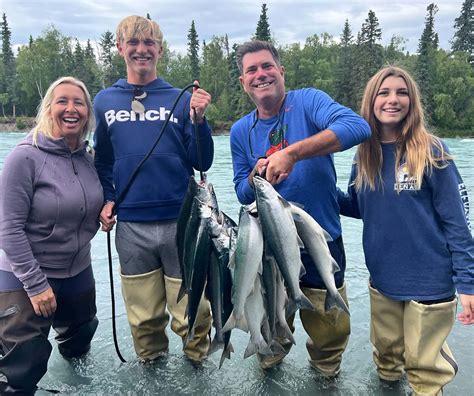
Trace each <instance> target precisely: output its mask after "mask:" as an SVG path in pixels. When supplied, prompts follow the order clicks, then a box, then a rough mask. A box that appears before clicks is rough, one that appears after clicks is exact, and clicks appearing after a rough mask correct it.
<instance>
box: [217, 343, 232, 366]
mask: <svg viewBox="0 0 474 396" xmlns="http://www.w3.org/2000/svg"><path fill="white" fill-rule="evenodd" d="M232 352H234V347H233V346H232V344H231V343H230V342H229V344H228V345H227V347H226V348H225V349H224V350H223V351H222V355H221V360H220V361H219V369H220V368H221V367H222V364H223V363H224V360H225V359H230V354H231V353H232Z"/></svg>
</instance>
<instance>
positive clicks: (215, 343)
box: [207, 335, 225, 356]
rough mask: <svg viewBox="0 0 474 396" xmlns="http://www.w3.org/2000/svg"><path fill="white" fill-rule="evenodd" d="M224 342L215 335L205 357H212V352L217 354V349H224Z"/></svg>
mask: <svg viewBox="0 0 474 396" xmlns="http://www.w3.org/2000/svg"><path fill="white" fill-rule="evenodd" d="M224 345H225V344H224V341H223V340H222V337H218V336H217V335H215V336H214V339H213V340H212V342H211V345H209V350H208V351H207V356H209V355H212V354H213V353H214V352H217V351H218V350H219V349H224Z"/></svg>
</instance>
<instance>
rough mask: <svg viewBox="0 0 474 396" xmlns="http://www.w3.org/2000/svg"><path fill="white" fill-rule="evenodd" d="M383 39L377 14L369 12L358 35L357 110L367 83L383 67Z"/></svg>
mask: <svg viewBox="0 0 474 396" xmlns="http://www.w3.org/2000/svg"><path fill="white" fill-rule="evenodd" d="M381 39H382V29H381V28H380V25H379V20H378V18H377V17H376V15H375V12H374V11H372V10H369V13H368V16H367V19H366V20H365V22H364V23H363V24H362V28H361V30H360V32H359V34H358V35H357V50H356V51H357V55H356V56H355V66H354V73H355V76H354V77H355V78H354V80H353V81H354V82H355V84H354V85H355V89H356V93H357V106H356V107H357V108H358V107H359V103H360V100H361V99H362V94H363V92H364V88H365V85H366V83H367V81H368V80H369V79H370V78H371V77H372V76H373V75H374V74H375V73H376V72H377V71H378V70H379V69H380V68H381V67H382V65H383V47H382V46H381V45H380V44H379V43H378V42H379V41H380V40H381Z"/></svg>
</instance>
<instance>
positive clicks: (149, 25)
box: [115, 15, 163, 46]
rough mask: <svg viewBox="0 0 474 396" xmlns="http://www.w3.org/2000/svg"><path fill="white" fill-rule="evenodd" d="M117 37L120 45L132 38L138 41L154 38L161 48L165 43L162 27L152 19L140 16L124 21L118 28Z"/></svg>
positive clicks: (129, 17)
mask: <svg viewBox="0 0 474 396" xmlns="http://www.w3.org/2000/svg"><path fill="white" fill-rule="evenodd" d="M115 36H116V39H117V43H118V44H120V43H122V42H123V41H126V40H128V39H130V38H132V37H133V38H138V39H143V38H145V37H152V38H153V39H154V40H155V41H156V42H157V43H158V44H159V45H160V46H161V45H162V43H163V32H162V31H161V29H160V25H158V23H156V22H155V21H152V20H151V19H147V18H143V17H141V16H138V15H130V16H128V17H126V18H124V19H122V20H121V21H120V23H119V24H118V26H117V30H116V34H115Z"/></svg>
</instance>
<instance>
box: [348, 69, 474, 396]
mask: <svg viewBox="0 0 474 396" xmlns="http://www.w3.org/2000/svg"><path fill="white" fill-rule="evenodd" d="M361 114H362V116H363V117H364V118H365V119H366V120H367V122H368V123H369V125H370V126H371V129H372V136H371V138H370V139H369V140H368V141H366V142H364V143H362V144H360V145H359V147H358V150H357V154H356V158H355V163H354V165H353V168H352V174H351V179H350V181H349V192H348V194H342V193H340V195H339V204H340V206H341V213H342V214H343V215H348V216H352V217H359V218H362V220H363V221H364V229H363V245H364V252H365V261H366V265H367V268H368V270H369V273H370V285H369V291H370V303H371V341H372V344H373V358H374V361H375V364H376V366H377V371H378V374H379V377H380V378H381V379H382V380H385V381H397V380H398V379H400V378H401V377H402V375H403V373H404V372H405V373H406V374H407V378H408V382H409V384H410V386H411V388H412V390H413V393H414V394H415V395H419V394H424V395H435V394H437V393H439V392H441V391H442V388H443V386H444V385H446V384H447V383H449V382H450V381H451V380H452V379H453V378H454V376H455V374H456V371H457V369H458V368H457V365H456V362H455V360H454V358H453V356H452V354H451V352H450V350H449V348H448V345H447V344H446V338H447V337H448V334H449V333H450V331H451V328H452V326H453V324H454V320H455V313H456V303H457V299H456V290H457V293H458V296H459V300H460V302H461V305H462V312H461V313H460V314H459V316H458V318H459V320H460V321H461V322H462V323H464V324H472V323H474V296H473V294H474V277H473V274H474V243H473V239H472V236H471V233H470V230H469V221H468V207H469V205H468V198H467V192H466V187H465V185H464V183H463V181H462V179H461V177H460V175H459V173H458V170H457V169H456V166H455V164H454V162H453V160H452V158H451V156H450V155H449V153H448V151H447V147H446V146H445V145H444V144H443V142H441V140H440V139H438V138H437V137H435V136H433V135H431V134H430V133H429V132H428V131H427V129H426V127H425V124H424V115H423V110H422V106H421V103H420V95H419V92H418V88H417V85H416V83H415V82H414V80H413V78H412V77H411V76H410V75H409V74H408V73H407V72H406V71H404V70H402V69H400V68H397V67H387V68H384V69H382V70H380V71H379V72H378V73H377V74H375V75H374V76H373V77H372V79H371V80H370V81H369V82H368V84H367V87H366V89H365V93H364V97H363V101H362V109H361Z"/></svg>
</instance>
